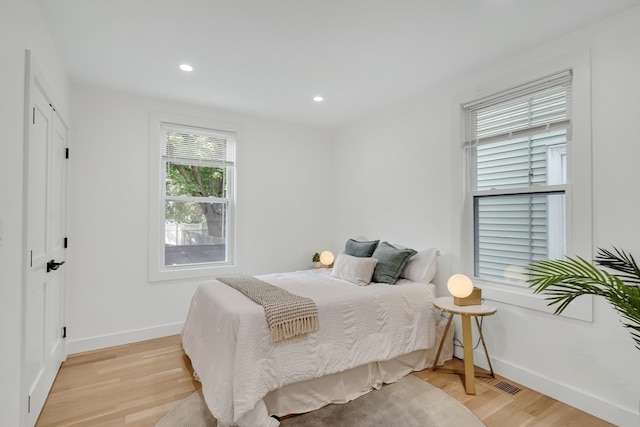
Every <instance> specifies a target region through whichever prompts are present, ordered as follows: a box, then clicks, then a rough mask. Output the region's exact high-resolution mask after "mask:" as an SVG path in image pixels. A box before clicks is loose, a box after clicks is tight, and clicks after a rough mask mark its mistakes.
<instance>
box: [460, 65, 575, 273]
mask: <svg viewBox="0 0 640 427" xmlns="http://www.w3.org/2000/svg"><path fill="white" fill-rule="evenodd" d="M464 110H465V115H466V129H467V131H466V140H465V149H466V151H467V155H468V159H469V161H468V167H469V168H470V174H469V177H470V179H471V183H470V185H469V188H470V189H471V197H472V199H473V223H474V230H473V234H474V276H475V277H480V278H498V279H506V280H510V279H521V278H522V277H523V275H522V273H523V272H524V267H526V266H527V265H528V264H529V263H531V262H533V261H538V260H543V259H555V258H562V257H563V256H564V255H565V253H566V244H565V230H566V226H565V215H564V213H565V209H564V206H565V204H566V198H565V193H566V173H565V172H564V170H566V147H567V142H568V140H569V139H570V134H571V72H569V71H566V72H562V73H560V74H555V75H552V76H549V77H546V78H544V79H541V80H537V81H535V82H532V83H529V84H526V85H523V86H521V87H518V88H515V89H513V90H509V91H506V92H502V93H499V94H496V95H494V96H490V97H488V98H484V99H481V100H479V101H477V102H473V103H469V104H467V105H465V106H464ZM516 281H517V280H516ZM520 282H521V280H520Z"/></svg>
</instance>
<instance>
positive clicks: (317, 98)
mask: <svg viewBox="0 0 640 427" xmlns="http://www.w3.org/2000/svg"><path fill="white" fill-rule="evenodd" d="M313 100H314V101H316V102H322V101H324V98H323V97H322V96H314V97H313Z"/></svg>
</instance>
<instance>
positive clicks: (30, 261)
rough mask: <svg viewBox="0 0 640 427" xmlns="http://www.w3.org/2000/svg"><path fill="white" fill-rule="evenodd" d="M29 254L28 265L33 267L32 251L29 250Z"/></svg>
mask: <svg viewBox="0 0 640 427" xmlns="http://www.w3.org/2000/svg"><path fill="white" fill-rule="evenodd" d="M30 252H31V255H30V259H29V267H33V251H30Z"/></svg>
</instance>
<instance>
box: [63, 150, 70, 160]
mask: <svg viewBox="0 0 640 427" xmlns="http://www.w3.org/2000/svg"><path fill="white" fill-rule="evenodd" d="M64 158H65V159H68V158H69V149H68V148H65V149H64Z"/></svg>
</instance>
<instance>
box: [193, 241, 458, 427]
mask: <svg viewBox="0 0 640 427" xmlns="http://www.w3.org/2000/svg"><path fill="white" fill-rule="evenodd" d="M413 254H414V255H416V257H417V256H418V255H419V254H418V253H416V251H413ZM345 257H350V256H349V255H347V254H340V255H339V256H338V258H337V259H336V266H335V267H334V268H333V269H312V270H305V271H298V272H289V273H278V274H268V275H261V276H257V278H258V279H260V280H262V281H264V282H267V283H269V284H272V285H276V286H278V287H280V288H283V289H285V290H287V291H288V292H290V293H292V294H295V295H300V296H303V297H308V298H311V299H312V300H313V301H314V302H315V304H316V305H317V312H318V319H319V324H320V326H319V329H318V330H317V331H314V332H311V333H308V334H307V335H306V336H304V337H299V338H295V339H291V340H287V341H284V342H278V343H273V342H272V341H271V335H270V331H269V328H268V326H267V322H266V320H265V312H264V310H263V307H261V306H260V305H258V304H256V303H254V302H253V301H251V300H250V299H249V298H247V297H245V296H244V295H242V294H241V293H240V292H238V291H236V290H235V289H233V288H231V287H229V286H227V285H225V284H223V283H221V282H220V281H219V280H208V281H205V282H203V283H201V284H200V286H199V287H198V288H197V290H196V292H195V294H194V296H193V299H192V302H191V306H190V309H189V313H188V316H187V319H186V321H185V324H184V327H183V331H182V345H183V348H184V350H185V353H186V354H187V355H188V356H189V358H190V359H191V363H192V366H193V369H194V374H195V375H196V376H197V378H198V379H199V380H200V381H201V382H202V392H203V395H204V398H205V401H206V403H207V406H208V407H209V409H210V410H211V412H212V414H213V415H214V416H215V417H216V418H217V419H218V422H219V425H220V424H221V425H225V426H235V425H238V426H241V427H245V426H246V427H249V426H250V427H276V426H278V424H279V421H278V420H277V419H276V418H274V417H272V415H275V416H282V415H286V414H291V413H303V412H308V411H311V410H314V409H318V408H320V407H322V406H324V405H326V404H329V403H345V402H348V401H350V400H353V399H355V398H357V397H358V396H361V395H363V394H365V393H367V392H368V391H370V390H372V389H373V388H379V387H380V386H381V385H382V384H384V383H391V382H395V381H396V380H398V379H399V378H401V377H403V376H404V375H406V374H408V373H409V372H411V371H414V370H421V369H424V368H426V367H430V366H432V364H433V359H434V358H435V352H436V346H437V343H439V341H440V337H441V336H442V333H443V330H444V326H445V321H444V318H443V317H441V315H440V312H439V310H437V309H435V308H434V307H433V305H432V303H431V301H432V300H433V299H434V298H436V297H437V294H436V288H435V286H434V285H433V284H432V283H425V282H424V280H425V279H426V278H429V276H430V275H429V274H425V275H424V276H422V274H423V272H424V265H421V268H422V270H421V273H420V276H421V277H422V281H415V280H410V279H408V278H406V277H405V278H403V277H399V278H398V280H397V282H395V284H394V285H393V286H390V285H389V284H386V283H377V282H369V283H367V286H358V284H360V283H356V282H354V281H350V280H345V278H343V277H339V276H340V273H339V271H340V269H341V268H342V267H344V266H345V262H343V261H341V260H344V259H346V258H345ZM412 258H413V257H412ZM432 258H434V259H435V255H433V256H432ZM356 261H357V262H358V263H361V261H362V260H356ZM406 264H407V265H405V266H403V271H405V270H406V274H405V275H408V276H411V274H409V273H410V271H409V270H410V269H409V267H410V266H411V265H408V263H406ZM423 264H424V263H423ZM342 269H343V270H344V268H342ZM407 269H409V270H407ZM351 270H352V269H351ZM350 272H351V273H353V271H350ZM342 275H343V276H344V274H342ZM365 275H366V274H365ZM356 276H357V274H356ZM432 278H433V276H432V275H431V277H430V278H429V281H430V280H431V279H432ZM356 279H357V277H356ZM452 332H453V331H450V333H452ZM449 338H451V339H448V340H446V343H447V344H446V345H445V347H444V350H443V352H442V355H441V357H440V360H439V363H443V362H444V360H447V359H449V358H451V357H452V356H451V355H452V350H453V340H452V337H449Z"/></svg>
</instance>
